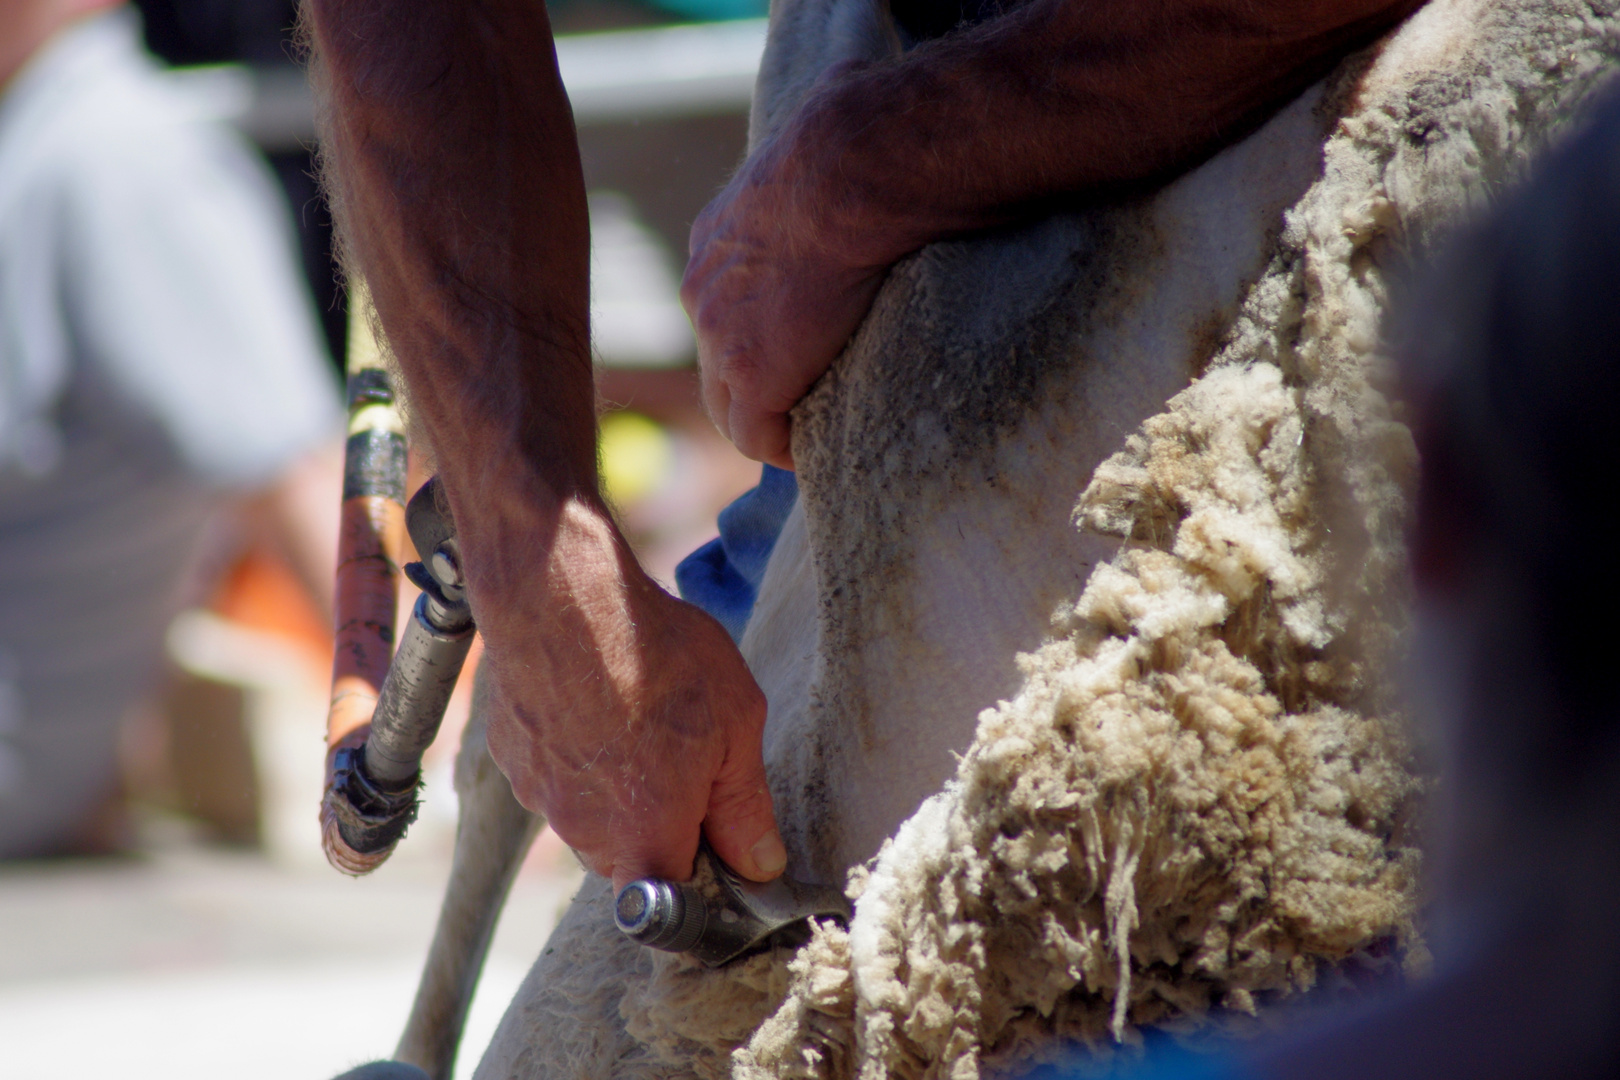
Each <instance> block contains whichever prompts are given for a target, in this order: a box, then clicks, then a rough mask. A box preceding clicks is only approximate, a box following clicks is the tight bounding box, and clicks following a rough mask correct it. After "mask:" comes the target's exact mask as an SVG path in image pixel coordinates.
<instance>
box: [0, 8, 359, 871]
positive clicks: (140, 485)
mask: <svg viewBox="0 0 1620 1080" xmlns="http://www.w3.org/2000/svg"><path fill="white" fill-rule="evenodd" d="M196 114H197V110H196V108H195V107H194V106H193V105H191V104H189V103H188V102H187V101H186V100H185V99H184V98H183V97H181V96H180V95H179V94H177V93H176V92H174V91H172V90H171V89H170V88H169V87H168V86H167V85H166V84H165V83H164V81H163V76H162V75H161V73H160V71H159V69H158V67H157V65H156V64H155V63H154V62H153V60H152V59H151V58H150V57H149V56H148V55H147V54H146V53H145V52H144V50H143V49H142V47H141V44H140V25H139V19H138V18H137V17H136V15H135V14H134V13H133V12H132V11H130V10H128V9H125V8H123V7H122V5H121V4H120V3H118V2H117V0H0V858H17V857H28V856H39V855H52V854H69V853H77V852H87V851H95V850H104V849H107V848H108V847H112V846H116V841H117V838H118V829H117V810H118V808H119V807H120V805H121V804H120V801H119V776H118V734H119V728H120V724H121V722H122V721H123V719H124V718H125V717H126V715H127V714H129V713H130V712H131V710H132V709H133V708H135V707H136V706H137V705H138V704H139V703H140V702H141V701H142V699H143V698H144V697H145V695H146V694H148V693H149V692H150V691H151V690H152V689H153V685H154V682H155V680H156V676H157V674H158V672H159V670H160V664H161V657H162V649H163V632H164V629H165V627H166V626H167V624H168V620H169V618H170V617H171V615H172V614H173V613H174V611H175V610H177V608H178V607H179V606H180V604H181V602H182V600H183V599H184V597H183V596H182V593H183V591H184V588H185V586H186V584H187V583H188V581H190V580H192V578H193V572H194V571H195V569H196V566H197V560H198V557H199V554H200V551H201V548H202V547H203V539H204V536H205V533H206V532H207V527H208V525H209V523H210V521H212V520H214V519H215V518H216V516H217V515H218V514H219V513H220V511H221V510H222V509H226V508H235V509H241V508H243V507H248V506H251V507H253V508H254V513H255V519H256V520H259V521H263V522H266V523H268V524H269V527H270V528H272V529H276V530H279V534H280V536H281V538H282V540H283V546H284V547H286V548H287V549H289V551H290V553H291V554H292V555H293V556H294V561H295V563H296V564H297V565H299V566H301V567H305V568H308V575H309V576H310V578H311V579H312V581H313V582H316V583H324V582H325V581H326V579H327V578H329V575H330V566H331V555H330V554H329V553H328V552H327V550H326V549H327V548H328V547H330V546H332V545H333V544H334V543H335V539H334V537H330V536H323V535H321V532H322V530H320V529H319V527H318V525H316V524H315V521H314V520H312V515H309V514H307V513H306V512H304V508H305V507H307V506H308V505H309V499H310V489H311V487H318V486H319V484H320V482H321V481H322V480H323V479H326V478H329V477H330V476H331V472H330V470H329V468H327V467H326V465H325V462H326V461H328V460H330V456H329V453H327V451H328V450H329V448H330V447H332V446H333V445H335V443H336V441H337V439H338V437H339V436H340V435H341V413H340V408H339V399H338V395H337V392H336V385H335V382H334V380H333V376H332V371H331V365H330V361H329V360H328V359H327V357H326V356H325V354H324V348H323V345H322V343H321V341H320V337H319V334H318V331H317V328H316V325H315V320H314V316H313V311H312V309H311V304H310V300H309V296H308V291H307V288H306V286H305V284H304V283H303V281H302V280H301V279H300V277H299V275H298V273H297V269H296V256H295V253H294V249H293V244H292V235H291V228H290V223H289V221H288V218H287V209H286V206H285V203H284V202H283V201H282V199H281V197H280V195H279V193H278V192H277V191H276V190H275V188H274V186H273V181H272V180H271V178H270V177H269V176H268V174H267V172H266V169H265V167H264V165H263V163H262V162H261V161H260V160H258V159H257V158H256V157H255V155H254V153H253V152H252V151H251V150H250V149H249V148H248V147H247V146H246V145H245V144H244V143H242V142H241V141H240V140H239V139H238V138H237V137H236V136H235V135H234V134H233V133H231V132H229V131H227V130H225V129H223V128H220V127H218V126H216V125H214V124H212V123H209V122H206V121H203V120H200V119H198V118H197V115H196ZM320 496H321V498H322V500H323V501H324V502H328V503H332V504H333V505H334V506H335V492H325V491H323V492H320ZM301 526H308V527H301ZM317 568H318V569H317ZM317 587H319V586H318V585H317ZM325 587H326V588H327V589H329V588H330V586H329V584H328V585H326V586H325Z"/></svg>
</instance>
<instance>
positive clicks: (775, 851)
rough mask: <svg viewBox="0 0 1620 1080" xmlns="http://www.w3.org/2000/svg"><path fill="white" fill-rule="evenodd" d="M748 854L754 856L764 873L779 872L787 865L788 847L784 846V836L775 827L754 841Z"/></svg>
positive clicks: (755, 862) (760, 870)
mask: <svg viewBox="0 0 1620 1080" xmlns="http://www.w3.org/2000/svg"><path fill="white" fill-rule="evenodd" d="M748 854H750V855H752V856H753V857H754V865H755V866H756V867H758V868H759V872H760V873H762V874H779V873H781V872H782V869H783V867H785V866H787V848H785V847H783V846H782V837H781V836H780V835H779V834H778V833H777V831H776V830H775V829H772V830H771V831H770V832H768V833H766V834H765V835H764V836H762V837H760V838H759V839H758V840H756V841H754V846H753V847H752V848H750V849H749V850H748Z"/></svg>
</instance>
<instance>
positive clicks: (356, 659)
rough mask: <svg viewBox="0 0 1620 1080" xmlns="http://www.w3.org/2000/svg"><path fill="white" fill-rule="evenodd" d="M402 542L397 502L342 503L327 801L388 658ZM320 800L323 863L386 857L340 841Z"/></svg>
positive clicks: (357, 864)
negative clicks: (340, 756) (336, 766)
mask: <svg viewBox="0 0 1620 1080" xmlns="http://www.w3.org/2000/svg"><path fill="white" fill-rule="evenodd" d="M404 543H405V508H404V507H403V506H401V505H400V504H399V503H397V502H395V501H394V500H393V499H389V498H384V497H382V496H377V495H368V496H362V497H360V498H354V499H345V500H344V501H343V517H342V523H341V525H340V526H339V530H338V566H337V594H336V597H335V600H334V607H335V609H336V616H337V618H336V624H337V625H336V635H335V636H336V646H337V647H336V650H335V651H334V653H333V655H332V703H331V708H330V710H329V711H328V712H327V715H326V784H325V790H326V792H327V799H330V797H331V789H332V779H333V776H332V759H333V756H334V755H335V754H336V752H337V750H338V749H339V748H341V747H357V746H360V745H361V744H362V743H364V742H365V741H366V736H367V734H369V733H370V731H371V714H372V711H373V710H374V709H375V708H376V707H377V695H378V694H379V693H380V692H381V690H382V684H383V679H384V677H386V676H387V674H388V662H389V661H390V660H391V659H392V658H393V654H394V611H395V608H396V605H397V604H398V602H399V565H400V559H401V556H402V553H403V549H404ZM327 799H323V800H322V803H321V844H322V847H324V848H325V850H326V858H327V861H329V862H330V863H331V864H332V865H333V866H335V867H336V868H337V869H339V870H342V871H343V872H345V873H349V874H363V873H366V872H367V871H369V870H372V869H375V868H376V867H377V866H378V865H379V864H381V863H382V861H383V860H384V859H386V858H387V857H388V852H386V851H384V852H379V853H377V854H376V855H370V856H368V855H361V854H360V853H358V852H356V851H353V850H352V849H350V848H349V846H348V845H347V844H345V843H343V840H342V837H341V836H339V835H338V832H337V823H336V820H335V819H334V818H333V816H332V813H331V809H330V807H329V806H328V805H327Z"/></svg>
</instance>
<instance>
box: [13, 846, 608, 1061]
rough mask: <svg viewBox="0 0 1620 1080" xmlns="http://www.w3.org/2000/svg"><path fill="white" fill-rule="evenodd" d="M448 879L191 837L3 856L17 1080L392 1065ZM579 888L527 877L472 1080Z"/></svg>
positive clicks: (424, 869)
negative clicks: (386, 1061) (7, 861)
mask: <svg viewBox="0 0 1620 1080" xmlns="http://www.w3.org/2000/svg"><path fill="white" fill-rule="evenodd" d="M402 850H404V849H402ZM447 869H448V860H447V859H439V858H430V857H427V856H423V857H419V858H415V859H412V858H409V857H404V858H401V859H400V861H399V863H398V864H397V865H395V864H390V865H387V866H385V867H384V868H383V869H382V870H380V871H378V872H377V873H376V874H375V875H373V876H372V877H371V878H367V879H363V880H359V881H355V880H351V879H348V878H344V877H341V876H339V875H338V874H337V873H336V872H335V871H332V870H328V869H326V868H324V867H318V866H311V865H298V866H288V865H285V864H278V863H276V862H275V861H273V860H272V859H269V858H266V857H264V856H259V855H251V854H242V853H233V852H229V851H221V850H217V849H209V848H207V847H204V846H201V845H196V844H187V843H180V842H173V841H170V842H167V843H162V844H158V845H156V846H155V848H154V847H152V846H148V847H147V850H145V851H143V852H142V853H141V854H140V855H137V856H130V857H123V858H117V859H105V860H72V861H63V862H41V863H33V864H12V865H10V866H6V865H3V864H0V1078H3V1080H58V1078H61V1080H82V1078H85V1077H93V1076H118V1077H122V1078H127V1080H144V1078H147V1077H152V1078H154V1080H155V1078H158V1077H162V1078H165V1080H191V1078H196V1080H203V1078H205V1077H206V1078H209V1080H215V1078H218V1077H221V1076H230V1077H233V1078H235V1080H258V1078H261V1077H262V1078H264V1080H271V1078H274V1080H306V1078H307V1080H327V1078H330V1077H332V1076H335V1075H337V1074H338V1073H340V1072H342V1071H344V1070H345V1069H347V1068H350V1067H352V1066H353V1065H356V1064H358V1063H360V1062H362V1061H368V1060H372V1059H375V1058H379V1057H388V1056H389V1055H390V1053H391V1051H392V1048H393V1045H394V1040H395V1039H396V1038H398V1035H399V1031H400V1028H401V1027H402V1025H403V1023H404V1020H405V1016H406V1013H407V1011H408V1010H409V1008H410V1002H411V997H412V994H413V993H414V991H415V986H416V979H417V975H418V970H419V966H420V964H421V960H422V957H423V955H424V954H425V953H426V950H427V945H428V941H429V939H430V937H431V935H432V932H433V922H434V919H435V917H436V914H437V911H438V903H439V896H440V892H441V890H442V888H443V885H444V879H445V875H446V872H447ZM578 879H579V875H578V874H577V872H574V871H573V870H572V868H571V867H570V866H568V864H567V863H566V862H563V863H562V864H561V865H558V863H557V862H556V861H553V860H545V861H544V862H542V864H541V865H538V866H536V865H531V867H529V868H527V869H526V871H525V872H524V874H523V875H522V876H520V878H519V879H518V882H517V884H516V886H515V887H514V889H513V893H512V898H511V901H510V903H509V904H508V906H507V908H506V913H505V915H504V917H503V919H502V921H501V925H500V928H499V930H498V931H497V934H496V937H495V942H494V945H493V947H492V949H491V954H490V958H489V961H488V964H487V966H486V967H485V971H484V978H483V982H482V984H481V987H480V991H479V994H478V997H477V998H476V999H475V1001H474V1002H473V1007H472V1015H471V1018H470V1021H469V1026H468V1033H467V1038H466V1040H465V1043H464V1045H466V1046H467V1047H469V1048H470V1049H468V1050H467V1051H466V1052H465V1053H464V1055H463V1060H462V1062H461V1063H460V1064H461V1067H460V1069H459V1070H458V1075H469V1074H470V1073H471V1072H472V1067H473V1066H474V1065H475V1064H476V1063H477V1059H478V1056H479V1054H480V1053H481V1052H482V1050H483V1047H484V1046H485V1045H487V1044H488V1041H489V1038H490V1035H491V1034H492V1033H493V1032H494V1029H495V1025H496V1023H497V1022H498V1021H499V1019H500V1015H501V1012H502V1011H503V1010H504V1008H505V1006H506V1003H507V1002H508V1001H509V1000H511V997H512V994H513V993H514V991H515V990H516V989H517V986H518V983H519V982H520V981H521V979H522V977H523V975H524V973H525V972H526V971H527V970H528V966H529V964H530V962H532V961H533V959H534V957H535V956H536V955H538V953H539V951H540V947H541V945H542V944H543V943H544V941H545V938H546V936H547V935H548V934H549V933H550V931H551V927H552V925H553V923H554V922H555V921H556V916H557V914H558V912H559V910H560V908H561V907H562V905H563V904H564V903H565V902H566V900H567V898H568V897H569V896H570V895H571V893H572V891H573V889H574V888H575V887H576V886H577V884H578Z"/></svg>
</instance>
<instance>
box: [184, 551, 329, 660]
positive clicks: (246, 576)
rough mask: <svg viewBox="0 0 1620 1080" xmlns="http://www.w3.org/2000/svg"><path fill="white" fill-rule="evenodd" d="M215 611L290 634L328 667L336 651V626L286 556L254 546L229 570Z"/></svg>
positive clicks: (246, 623)
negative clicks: (284, 558)
mask: <svg viewBox="0 0 1620 1080" xmlns="http://www.w3.org/2000/svg"><path fill="white" fill-rule="evenodd" d="M208 607H209V610H211V611H213V612H214V613H215V614H216V615H219V616H220V617H221V618H225V619H229V620H230V621H232V622H234V623H237V624H238V625H241V626H245V627H248V628H249V629H253V630H259V631H262V632H264V633H267V634H275V635H277V636H278V637H282V638H286V639H287V640H288V641H289V642H292V643H294V644H296V645H298V646H299V647H300V648H302V649H306V650H308V651H310V652H311V653H313V654H314V657H315V659H316V660H317V661H318V663H319V664H320V665H322V666H324V665H325V664H326V663H328V662H329V660H330V658H331V656H332V629H331V627H329V626H327V625H326V621H325V620H324V619H323V618H322V617H321V612H320V608H319V607H318V606H317V605H316V603H315V601H314V600H313V599H312V598H311V597H310V595H309V592H308V590H307V589H305V587H304V584H303V582H301V581H300V580H299V579H298V575H297V574H295V573H293V571H292V569H291V568H290V567H288V566H287V564H286V563H285V562H283V561H282V559H281V558H280V557H279V556H277V555H275V554H273V553H272V552H269V551H266V550H265V549H263V548H261V547H257V546H256V547H252V548H249V549H248V551H247V552H246V553H245V554H244V555H243V556H242V557H241V558H240V559H238V560H237V561H236V564H235V565H234V566H232V567H231V569H230V570H229V571H227V572H226V574H225V576H224V578H223V579H222V580H221V581H220V583H219V587H218V588H217V589H216V590H215V591H214V596H213V599H212V600H211V601H210V602H209V605H208Z"/></svg>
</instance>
